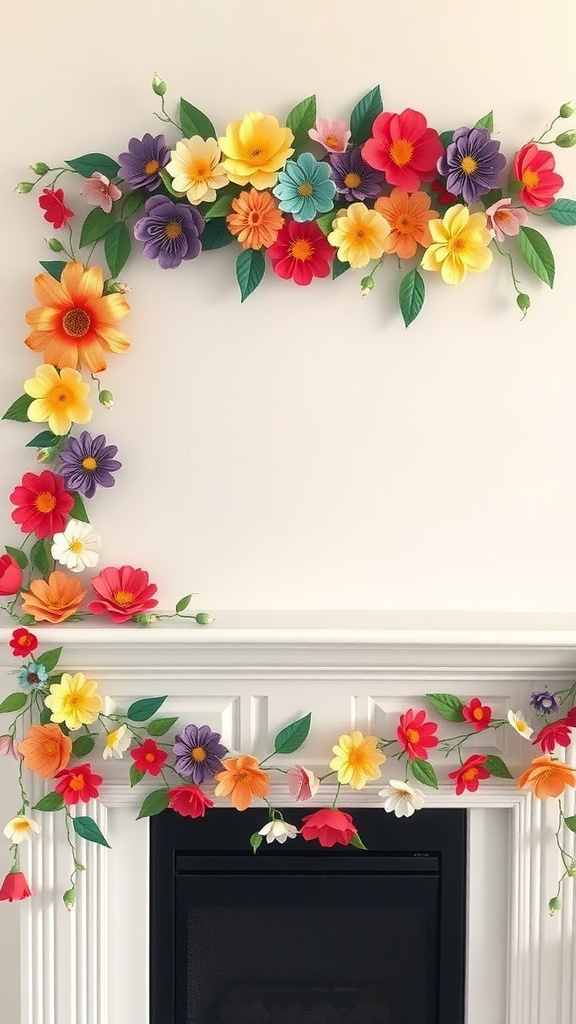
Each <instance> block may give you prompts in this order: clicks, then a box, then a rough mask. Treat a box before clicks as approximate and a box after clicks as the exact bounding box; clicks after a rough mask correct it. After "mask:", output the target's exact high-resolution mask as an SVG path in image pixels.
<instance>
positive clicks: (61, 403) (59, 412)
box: [24, 363, 92, 434]
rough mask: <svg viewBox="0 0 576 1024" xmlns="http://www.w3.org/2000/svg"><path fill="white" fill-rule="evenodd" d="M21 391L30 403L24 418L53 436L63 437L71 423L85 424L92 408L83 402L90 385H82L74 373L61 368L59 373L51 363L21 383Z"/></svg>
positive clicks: (38, 369)
mask: <svg viewBox="0 0 576 1024" xmlns="http://www.w3.org/2000/svg"><path fill="white" fill-rule="evenodd" d="M24 391H25V392H26V394H27V395H30V397H31V398H33V399H34V401H33V402H32V403H31V405H30V406H29V407H28V414H27V415H28V419H29V420H32V422H33V423H45V422H46V421H48V426H49V427H50V430H51V431H52V433H53V434H67V433H68V431H69V430H70V427H71V426H72V424H73V423H89V422H90V420H91V419H92V409H91V408H90V406H89V405H88V402H87V401H86V399H87V397H88V394H89V392H90V385H89V384H85V383H84V381H83V380H82V377H81V375H80V374H79V373H78V370H72V369H71V368H70V367H68V366H64V367H63V368H62V369H61V370H60V372H58V370H57V369H56V367H55V366H52V365H51V363H44V364H43V365H42V366H39V367H38V368H37V370H36V376H35V377H31V378H30V379H29V380H25V381H24Z"/></svg>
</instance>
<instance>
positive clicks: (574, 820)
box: [564, 814, 576, 832]
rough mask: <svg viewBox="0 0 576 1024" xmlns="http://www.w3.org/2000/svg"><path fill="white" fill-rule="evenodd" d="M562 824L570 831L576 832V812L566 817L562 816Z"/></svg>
mask: <svg viewBox="0 0 576 1024" xmlns="http://www.w3.org/2000/svg"><path fill="white" fill-rule="evenodd" d="M564 824H565V825H566V828H569V829H570V831H571V832H576V814H571V815H570V816H569V817H568V818H564Z"/></svg>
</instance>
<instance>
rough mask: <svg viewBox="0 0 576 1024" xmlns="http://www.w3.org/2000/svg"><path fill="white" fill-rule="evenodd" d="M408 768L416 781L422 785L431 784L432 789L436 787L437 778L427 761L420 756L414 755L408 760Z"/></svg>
mask: <svg viewBox="0 0 576 1024" xmlns="http://www.w3.org/2000/svg"><path fill="white" fill-rule="evenodd" d="M410 768H411V770H412V775H413V776H414V778H415V779H416V781H417V782H420V783H421V784H422V785H423V786H431V787H432V789H438V778H437V776H436V772H435V771H434V768H433V767H432V765H431V764H430V762H429V761H423V760H422V758H421V757H415V758H414V760H413V761H411V762H410Z"/></svg>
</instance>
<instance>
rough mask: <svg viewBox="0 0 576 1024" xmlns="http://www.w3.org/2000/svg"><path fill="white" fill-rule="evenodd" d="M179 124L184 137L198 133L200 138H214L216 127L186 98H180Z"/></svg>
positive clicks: (189, 137) (190, 136)
mask: <svg viewBox="0 0 576 1024" xmlns="http://www.w3.org/2000/svg"><path fill="white" fill-rule="evenodd" d="M180 124H181V126H182V132H183V133H184V137H185V138H186V139H191V138H192V136H193V135H200V137H201V138H202V139H215V138H216V129H215V128H214V125H213V124H212V121H211V120H210V118H209V117H207V116H206V114H204V113H203V112H202V111H201V110H198V107H194V106H193V105H192V104H191V103H189V102H188V100H185V99H181V100H180Z"/></svg>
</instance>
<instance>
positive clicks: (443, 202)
mask: <svg viewBox="0 0 576 1024" xmlns="http://www.w3.org/2000/svg"><path fill="white" fill-rule="evenodd" d="M430 188H431V190H432V192H435V193H436V197H437V201H438V202H439V204H440V206H449V205H450V203H455V202H456V200H457V198H458V197H457V196H455V195H453V194H452V192H449V191H448V189H447V188H446V186H445V184H444V183H443V182H442V181H440V179H438V181H433V182H432V184H431V186H430Z"/></svg>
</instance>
